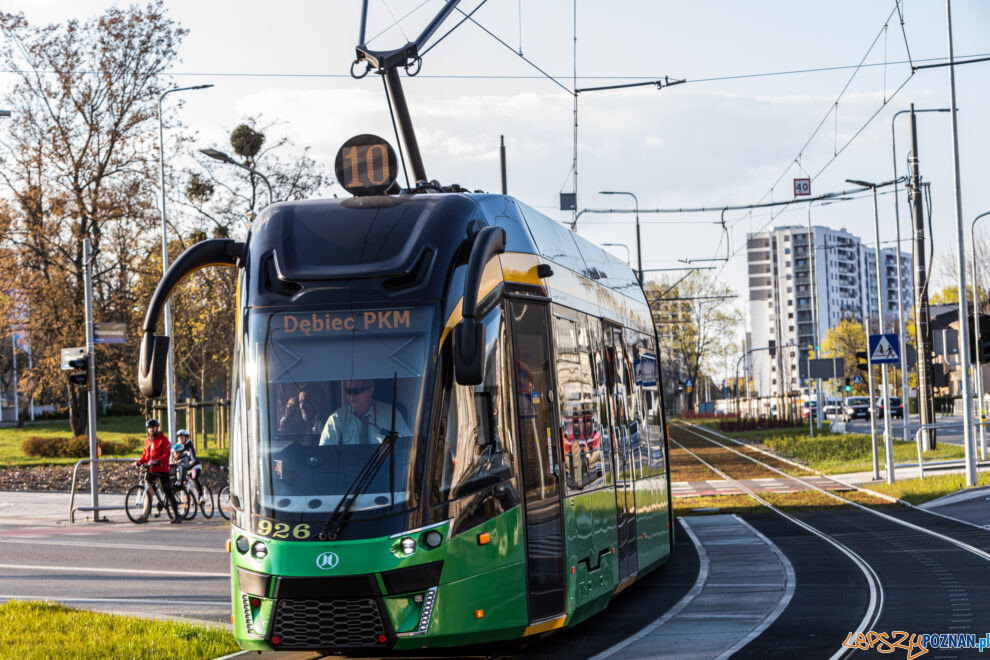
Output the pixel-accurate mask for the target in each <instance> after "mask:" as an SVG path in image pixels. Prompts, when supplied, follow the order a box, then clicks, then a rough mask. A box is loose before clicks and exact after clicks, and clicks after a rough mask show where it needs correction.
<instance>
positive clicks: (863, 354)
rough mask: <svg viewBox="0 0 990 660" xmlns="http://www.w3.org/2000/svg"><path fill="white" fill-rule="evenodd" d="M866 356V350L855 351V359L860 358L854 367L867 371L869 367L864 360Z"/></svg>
mask: <svg viewBox="0 0 990 660" xmlns="http://www.w3.org/2000/svg"><path fill="white" fill-rule="evenodd" d="M868 357H869V356H868V355H867V354H866V351H859V352H857V353H856V359H857V360H860V362H859V364H857V365H856V368H857V369H859V370H860V371H868V370H869V368H870V365H869V364H868V363H867V362H866V359H867V358H868Z"/></svg>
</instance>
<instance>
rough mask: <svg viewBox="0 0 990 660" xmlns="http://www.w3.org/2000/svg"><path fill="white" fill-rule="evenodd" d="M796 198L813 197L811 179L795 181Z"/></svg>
mask: <svg viewBox="0 0 990 660" xmlns="http://www.w3.org/2000/svg"><path fill="white" fill-rule="evenodd" d="M794 196H795V197H810V196H811V179H794Z"/></svg>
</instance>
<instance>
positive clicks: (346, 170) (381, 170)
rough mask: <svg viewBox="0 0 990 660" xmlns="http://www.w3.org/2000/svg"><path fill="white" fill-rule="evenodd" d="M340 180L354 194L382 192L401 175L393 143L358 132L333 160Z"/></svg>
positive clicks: (377, 193)
mask: <svg viewBox="0 0 990 660" xmlns="http://www.w3.org/2000/svg"><path fill="white" fill-rule="evenodd" d="M334 170H335V173H336V175H337V181H338V182H340V185H342V186H343V187H344V189H345V190H347V192H349V193H351V194H352V195H355V196H363V195H382V194H385V193H387V192H388V191H389V189H390V188H392V184H394V183H395V179H396V177H397V176H398V162H397V160H396V157H395V151H394V150H393V149H392V145H390V144H389V143H388V142H386V141H385V140H383V139H382V138H380V137H378V136H377V135H370V134H364V135H355V136H354V137H352V138H351V139H349V140H348V141H347V142H345V143H344V144H343V146H341V147H340V150H339V151H337V157H336V159H334Z"/></svg>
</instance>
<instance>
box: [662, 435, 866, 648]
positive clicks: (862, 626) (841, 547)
mask: <svg viewBox="0 0 990 660" xmlns="http://www.w3.org/2000/svg"><path fill="white" fill-rule="evenodd" d="M686 430H688V431H691V430H692V429H686ZM695 434H696V435H698V436H699V437H701V438H702V439H703V440H707V438H705V437H704V436H702V435H701V434H700V433H697V432H696V431H695ZM670 443H671V444H672V445H677V446H678V447H680V448H681V449H683V450H684V451H686V452H687V453H689V454H691V456H693V457H694V458H695V459H696V460H697V461H698V462H699V463H701V464H702V465H704V466H706V467H707V468H708V469H710V470H711V471H712V472H715V473H716V474H718V475H719V476H721V477H722V478H723V479H725V480H726V481H729V482H732V483H733V484H735V485H736V487H737V488H739V489H740V490H742V491H744V492H745V493H746V494H747V495H749V496H750V497H751V498H753V499H754V500H756V501H757V502H758V503H760V504H761V505H762V506H764V507H766V508H767V509H770V510H771V511H773V512H774V513H776V514H777V515H779V516H780V517H781V518H784V519H785V520H788V521H790V522H792V523H794V524H795V525H797V526H798V527H800V528H801V529H803V530H805V531H807V532H810V533H811V534H814V535H815V536H817V537H819V538H820V539H822V540H823V541H825V542H826V543H828V544H830V545H832V546H833V547H834V548H835V549H836V550H838V551H839V552H841V553H842V554H844V555H846V556H847V557H848V558H849V559H850V561H852V562H853V564H855V565H856V567H857V568H859V570H860V571H861V572H862V573H863V575H864V576H865V577H866V583H867V585H868V586H869V588H870V601H869V603H868V604H867V607H866V614H864V616H863V618H862V620H861V621H860V622H859V626H858V627H857V628H856V630H854V631H853V635H857V634H859V633H865V632H866V631H867V630H872V629H873V628H874V627H875V625H876V623H877V621H879V620H880V614H881V613H882V612H883V604H884V593H883V585H882V584H881V583H880V576H879V575H877V573H876V571H875V570H874V569H873V567H872V566H871V565H870V564H869V562H867V561H866V560H865V559H863V558H862V557H860V556H859V555H858V554H856V552H855V551H854V550H852V549H851V548H849V547H847V546H846V545H845V544H843V543H842V542H841V541H838V540H836V539H835V538H833V537H832V536H831V535H829V534H826V533H825V532H823V531H821V530H819V529H817V528H815V527H812V526H811V525H809V524H808V523H806V522H804V521H803V520H800V519H798V518H795V517H794V516H792V515H790V514H788V513H784V512H783V511H782V510H781V509H779V508H778V507H776V506H774V505H773V504H771V503H770V502H768V501H767V500H765V499H763V498H762V497H760V496H759V495H757V494H756V492H755V491H753V490H752V489H750V488H747V487H746V486H744V485H743V484H742V482H741V481H739V480H738V479H733V478H732V477H730V476H729V475H728V474H726V473H725V472H722V471H721V470H719V469H718V468H717V467H715V466H714V465H712V464H711V463H709V462H708V461H706V460H705V459H703V458H701V457H700V456H698V455H697V454H696V453H694V452H693V451H691V450H690V449H688V448H687V447H685V446H684V445H682V444H681V443H679V442H677V441H676V440H674V439H673V438H671V439H670ZM716 444H717V443H716ZM851 651H852V649H849V648H840V649H839V650H838V651H836V652H835V653H834V654H833V655H832V656H831V657H832V659H833V660H835V659H837V658H842V657H844V656H846V655H848V654H849V653H851Z"/></svg>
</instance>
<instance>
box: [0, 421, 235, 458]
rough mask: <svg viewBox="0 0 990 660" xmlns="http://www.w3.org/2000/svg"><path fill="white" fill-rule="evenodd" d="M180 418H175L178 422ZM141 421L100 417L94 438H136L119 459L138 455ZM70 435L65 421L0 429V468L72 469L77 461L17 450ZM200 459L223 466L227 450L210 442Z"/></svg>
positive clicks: (143, 434)
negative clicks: (36, 441) (33, 440)
mask: <svg viewBox="0 0 990 660" xmlns="http://www.w3.org/2000/svg"><path fill="white" fill-rule="evenodd" d="M181 417H182V416H181V415H179V418H180V419H181ZM207 421H208V422H210V426H208V428H209V429H211V430H212V428H213V426H212V417H211V416H209V415H208V416H207ZM144 422H145V418H144V417H143V416H141V415H111V416H107V417H100V418H99V420H98V421H97V425H96V428H97V432H96V435H97V437H98V438H99V439H100V440H111V441H115V442H123V440H124V438H125V437H137V438H138V439H139V442H138V444H137V450H136V451H134V452H131V453H130V454H124V455H122V456H120V458H124V457H134V458H137V457H138V456H140V455H141V450H142V449H143V447H144V438H145V430H144ZM71 435H72V428H71V427H70V426H69V421H68V420H47V421H43V422H35V423H28V424H25V426H24V428H21V429H18V428H14V427H8V428H2V429H0V465H20V466H32V465H72V464H74V463H75V462H76V461H78V460H79V459H78V458H43V457H40V456H27V455H25V454H24V452H23V451H22V450H21V443H22V442H24V441H25V440H26V439H28V438H29V437H31V436H38V437H41V438H66V437H70V436H71ZM197 455H198V456H199V458H200V459H204V458H205V459H207V460H210V461H213V462H215V463H220V464H222V465H226V464H227V450H226V449H222V450H220V449H216V444H215V442H213V440H212V435H211V446H210V447H209V449H207V450H205V451H203V450H200V451H198V452H197Z"/></svg>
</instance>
